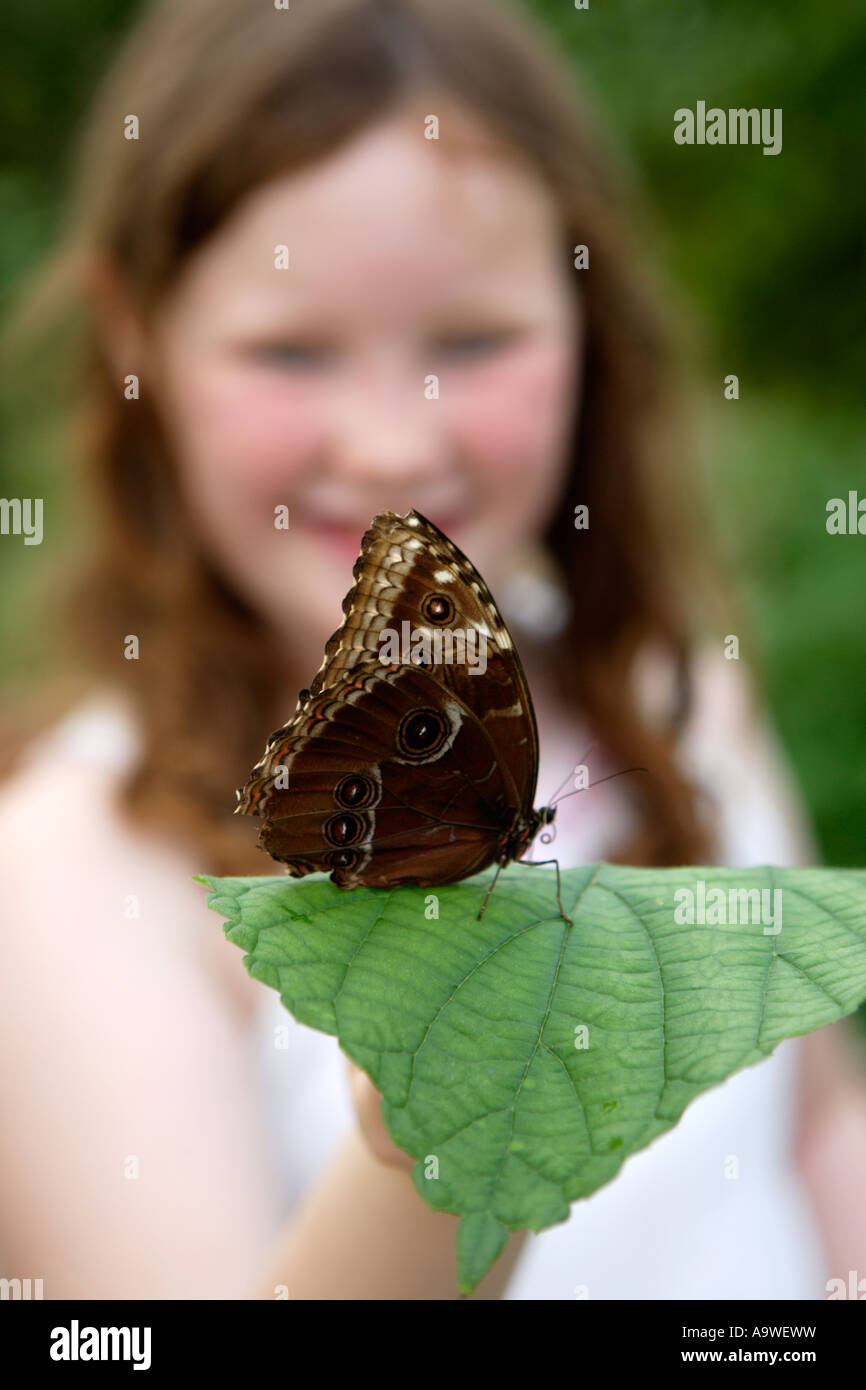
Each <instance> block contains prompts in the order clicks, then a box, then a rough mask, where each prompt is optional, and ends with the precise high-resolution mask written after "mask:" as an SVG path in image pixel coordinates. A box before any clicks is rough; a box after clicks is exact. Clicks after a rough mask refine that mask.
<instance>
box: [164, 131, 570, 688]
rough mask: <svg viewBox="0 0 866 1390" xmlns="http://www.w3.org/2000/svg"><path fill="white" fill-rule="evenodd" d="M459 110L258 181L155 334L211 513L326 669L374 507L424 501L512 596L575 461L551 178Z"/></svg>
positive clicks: (242, 568)
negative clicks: (467, 132)
mask: <svg viewBox="0 0 866 1390" xmlns="http://www.w3.org/2000/svg"><path fill="white" fill-rule="evenodd" d="M428 109H432V110H437V109H439V110H440V111H441V110H442V108H441V107H440V108H437V107H436V106H433V107H430V108H428ZM441 120H442V139H440V140H439V141H435V140H427V139H425V136H424V125H423V119H422V118H421V117H415V118H413V117H411V116H409V115H406V114H403V115H401V116H395V117H393V118H389V119H388V120H387V121H385V122H383V123H381V124H379V125H377V126H376V127H375V128H371V129H369V130H366V131H365V132H364V133H362V134H361V135H359V136H358V137H357V138H356V139H355V140H353V141H352V142H351V143H350V144H348V145H346V146H344V147H343V148H342V149H340V150H339V151H338V152H337V153H336V154H334V155H333V156H331V157H329V158H327V159H325V160H323V161H322V162H320V163H318V164H316V165H315V166H313V167H310V168H309V169H306V170H303V171H301V172H299V173H295V174H291V175H290V176H288V177H285V178H280V179H278V180H275V181H274V182H271V183H268V184H267V185H265V186H264V187H262V188H260V189H258V190H256V191H255V192H254V193H252V194H251V195H250V196H249V197H248V198H247V199H246V200H245V201H244V202H243V204H242V205H240V206H239V208H238V209H237V211H236V213H235V215H234V216H232V217H231V218H230V219H229V220H228V221H227V222H226V223H225V224H224V225H223V226H222V227H221V228H220V229H219V230H218V231H217V232H216V233H215V234H214V236H213V237H212V238H211V239H210V240H209V241H208V242H207V243H206V244H204V246H203V247H202V248H201V249H200V250H199V251H197V252H196V254H195V255H194V256H193V257H192V258H191V259H190V261H189V262H188V263H187V265H186V267H185V268H184V273H183V275H182V277H181V279H180V280H179V282H178V284H177V287H176V288H175V290H174V291H173V292H172V294H171V296H170V298H169V300H168V301H167V302H166V303H165V304H164V306H163V307H162V310H161V312H160V313H159V315H158V317H157V319H156V321H155V323H154V326H153V331H152V335H151V337H150V339H149V340H148V345H147V347H146V348H145V349H144V351H145V352H148V351H149V357H148V358H146V359H145V360H146V366H145V372H146V379H147V381H148V382H149V383H150V384H151V385H152V387H153V390H154V394H155V399H156V402H157V408H158V409H159V411H160V413H161V416H162V418H163V420H164V422H165V425H166V426H167V429H168V433H169V438H170V439H171V440H172V441H173V446H174V451H175V455H176V460H177V465H178V467H179V468H180V470H181V481H182V486H183V489H184V492H185V495H186V497H187V500H188V503H189V506H190V508H191V511H192V515H193V518H194V520H195V522H196V523H197V524H198V526H199V528H200V534H201V535H202V536H203V537H204V540H205V542H206V544H207V546H208V548H209V550H210V552H211V553H212V554H214V555H215V556H216V559H217V561H218V563H219V565H220V567H221V569H222V570H223V571H224V572H226V573H227V574H228V576H229V577H230V578H231V579H232V580H233V581H234V583H235V585H236V586H237V587H238V588H239V589H240V591H241V592H242V593H243V594H244V596H245V597H246V598H247V599H248V600H250V601H252V603H253V604H254V605H255V607H256V608H258V609H259V610H260V611H262V612H263V613H264V614H265V616H267V617H269V618H270V619H271V620H272V622H273V623H274V624H275V626H276V628H277V630H278V631H279V632H280V633H284V634H286V635H287V637H290V639H291V644H292V650H293V652H294V653H295V654H296V655H297V657H298V659H303V660H304V661H305V662H307V663H309V662H312V665H311V668H310V669H311V674H312V671H313V670H315V669H316V668H317V667H318V665H319V661H320V659H321V644H322V642H323V640H324V638H326V637H327V636H328V635H329V634H330V632H331V631H332V630H333V629H334V628H335V627H336V626H337V625H338V622H339V619H340V601H341V599H342V597H343V595H344V594H345V592H346V591H347V590H348V588H349V587H350V585H351V582H352V576H351V568H352V563H353V561H354V560H355V558H356V556H357V553H358V550H359V544H360V539H361V535H362V533H363V532H364V530H365V529H366V527H367V526H368V525H369V522H370V519H371V517H372V516H373V514H374V513H375V512H377V511H379V510H381V509H383V508H390V509H391V510H393V511H397V512H401V513H402V512H405V511H407V510H408V509H409V508H410V507H415V508H417V509H418V511H420V512H423V513H424V514H425V515H426V516H428V517H429V518H430V519H431V520H432V521H433V522H435V523H436V524H437V525H438V526H440V527H441V528H442V529H443V530H444V531H445V532H446V533H447V534H448V535H449V536H450V537H451V538H452V539H453V540H454V541H455V542H456V543H457V545H459V546H460V547H461V549H463V550H465V551H466V552H467V554H468V555H469V556H470V558H471V559H472V560H473V562H474V563H475V564H476V565H477V566H478V568H479V569H480V571H481V573H482V574H483V575H484V576H485V578H486V579H487V580H488V582H489V584H490V586H491V588H492V589H493V592H494V594H495V593H496V591H497V585H498V584H500V583H501V581H502V580H503V578H504V577H505V576H506V575H507V574H508V572H509V569H510V567H511V566H512V565H513V563H514V557H515V553H516V552H519V550H520V548H521V546H523V545H524V544H525V543H526V542H527V541H529V540H531V539H532V538H533V537H535V536H537V535H538V534H539V532H540V531H541V529H542V528H543V526H544V524H545V523H546V521H547V520H548V518H549V516H550V515H551V512H552V510H553V509H554V507H555V506H556V505H557V502H558V499H559V496H560V491H561V488H562V485H563V482H564V473H565V467H566V462H565V454H566V448H567V443H568V436H569V432H570V429H571V427H572V424H573V420H574V414H575V409H576V406H577V401H576V399H575V393H576V383H577V381H578V379H579V368H580V360H579V359H580V336H581V335H580V311H579V307H578V303H577V299H576V293H575V290H574V285H573V277H574V275H575V272H574V270H573V269H572V265H571V260H570V259H569V258H568V257H567V256H566V248H565V245H564V238H563V236H562V230H561V228H560V226H559V225H558V222H557V217H556V212H555V207H554V204H553V200H552V198H551V196H550V195H549V193H548V192H547V190H546V188H545V187H544V186H543V185H542V183H541V182H540V181H539V180H538V179H537V178H536V177H535V176H534V175H532V174H531V173H529V172H526V171H522V170H520V169H518V168H517V167H515V165H514V164H513V163H510V162H507V161H506V160H504V159H502V158H500V157H497V156H496V155H495V154H494V153H492V152H491V151H490V150H485V149H484V148H483V147H481V146H473V145H472V144H471V143H468V144H460V145H459V146H458V145H457V144H456V142H455V140H454V137H453V135H451V137H450V138H449V130H450V131H453V130H454V128H455V127H454V118H453V117H450V116H444V115H443V116H442V117H441ZM280 247H283V248H286V247H287V248H288V268H282V265H281V262H280V250H279V248H280ZM283 254H285V253H283ZM282 509H288V529H285V524H284V522H285V511H284V510H282ZM280 522H282V524H279V523H280Z"/></svg>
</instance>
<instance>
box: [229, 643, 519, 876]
mask: <svg viewBox="0 0 866 1390" xmlns="http://www.w3.org/2000/svg"><path fill="white" fill-rule="evenodd" d="M238 795H239V798H240V805H239V808H238V809H240V810H243V811H246V812H247V813H249V814H253V815H258V816H262V817H264V824H263V826H262V830H261V833H260V836H259V845H260V846H261V847H262V848H263V849H265V850H267V851H268V853H269V854H270V855H272V857H273V858H275V859H278V860H280V861H282V862H284V863H285V864H286V865H287V868H288V871H289V873H290V874H292V875H293V876H294V877H302V876H303V875H305V874H308V873H314V872H328V871H329V870H330V871H331V877H332V878H333V880H334V881H335V882H336V883H337V884H339V885H340V887H342V888H352V887H355V886H357V885H358V884H366V885H368V886H371V887H383V886H391V885H396V884H398V883H416V884H423V885H432V884H437V883H452V882H456V881H458V880H459V879H461V878H466V877H467V876H468V875H470V874H473V873H476V872H478V871H479V870H480V869H482V868H484V867H485V866H486V865H487V864H489V863H490V862H491V861H492V859H493V858H494V857H495V855H496V853H497V849H498V846H499V844H500V842H501V839H502V835H503V832H504V831H505V830H506V829H507V827H508V825H509V824H510V820H511V818H512V814H513V809H512V808H513V798H514V787H513V785H512V784H511V782H510V778H509V777H508V774H507V771H506V770H505V769H504V768H503V767H502V766H501V764H500V763H499V762H498V760H497V755H496V749H495V747H494V746H493V743H492V741H491V739H490V736H489V734H488V733H487V732H486V730H485V728H484V726H483V724H482V723H481V722H480V721H479V720H478V719H477V718H476V716H475V715H474V714H473V712H472V711H471V710H470V709H469V708H468V707H467V706H466V705H465V704H463V702H462V701H461V700H460V699H459V697H458V696H457V695H455V694H454V693H453V692H451V691H449V690H448V689H447V688H446V687H445V686H444V685H443V684H442V682H441V681H439V680H438V679H437V677H436V676H435V675H433V674H431V672H429V671H428V670H426V669H424V668H419V667H414V666H397V665H393V666H387V667H385V666H383V665H382V664H381V663H380V662H379V661H378V660H375V661H372V660H370V659H369V657H368V658H367V659H366V660H360V661H357V662H355V663H353V665H352V667H351V669H348V670H346V671H344V673H343V675H342V677H341V679H340V680H338V681H337V682H336V683H334V684H331V685H329V686H327V687H326V688H322V689H320V690H319V692H318V693H317V694H315V695H314V694H312V692H310V693H309V694H307V695H306V698H305V699H303V700H302V701H301V702H299V706H298V711H297V713H296V715H295V718H294V720H293V721H292V723H291V725H290V726H289V728H288V730H287V731H285V732H284V733H282V734H280V733H278V734H277V735H275V736H273V740H272V742H271V743H270V745H269V747H268V751H267V753H266V754H265V757H264V758H263V759H262V762H261V763H260V764H259V765H258V766H257V767H256V768H255V769H254V771H253V775H252V777H251V779H250V781H249V782H248V783H247V785H246V787H245V788H244V789H243V790H242V791H241V792H240V793H239V794H238Z"/></svg>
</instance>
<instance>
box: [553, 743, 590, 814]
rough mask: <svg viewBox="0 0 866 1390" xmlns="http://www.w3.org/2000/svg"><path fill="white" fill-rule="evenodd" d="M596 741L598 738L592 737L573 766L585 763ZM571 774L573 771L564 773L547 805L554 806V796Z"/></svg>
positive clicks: (572, 774) (556, 795)
mask: <svg viewBox="0 0 866 1390" xmlns="http://www.w3.org/2000/svg"><path fill="white" fill-rule="evenodd" d="M597 743H598V739H597V738H594V739H593V740H592V743H591V744H590V745H589V747H588V748H587V750H586V752H585V753H584V755H583V757H582V758H578V760H577V762H576V764H575V767H580V766H581V764H582V763H585V762H586V760H587V758H588V757H589V755H590V753H591V752H592V750H593V748H594V747H595V745H596V744H597ZM573 776H574V773H573V772H567V773H566V775H565V777H564V778H563V780H562V781H561V782H560V784H559V786H558V787H557V789H556V791H555V792H554V793H553V796H552V798H551V800H550V802H549V805H551V806H555V805H556V798H557V797H558V796H559V793H560V792H561V791H562V789H563V787H564V786H565V785H566V783H567V782H568V781H569V780H570V779H571V778H572V777H573Z"/></svg>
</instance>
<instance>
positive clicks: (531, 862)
mask: <svg viewBox="0 0 866 1390" xmlns="http://www.w3.org/2000/svg"><path fill="white" fill-rule="evenodd" d="M526 863H527V864H528V866H529V868H530V869H537V868H540V866H541V865H542V864H554V865H555V866H556V902H557V906H558V908H559V915H560V917H561V918H562V920H563V922H565V923H566V924H567V925H568V926H569V927H573V926H574V922H573V921H572V920H571V918H570V917H569V916H568V914H567V913H566V911H565V908H564V907H563V906H562V883H561V880H560V877H559V860H558V859H527V860H526ZM495 881H496V880H495V879H494V883H495ZM491 887H492V885H491Z"/></svg>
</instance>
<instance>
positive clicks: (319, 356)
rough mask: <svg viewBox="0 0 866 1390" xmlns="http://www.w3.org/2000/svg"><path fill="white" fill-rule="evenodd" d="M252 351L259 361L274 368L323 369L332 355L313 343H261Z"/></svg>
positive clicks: (324, 348)
mask: <svg viewBox="0 0 866 1390" xmlns="http://www.w3.org/2000/svg"><path fill="white" fill-rule="evenodd" d="M253 351H254V356H255V357H257V358H258V359H259V360H260V361H263V362H269V363H271V364H272V365H274V366H276V367H300V368H312V367H323V366H325V365H326V363H327V362H328V361H329V359H330V357H331V355H332V354H331V352H330V349H328V348H326V347H318V346H316V344H314V343H263V344H262V345H261V346H259V347H257V348H255V349H254V350H253Z"/></svg>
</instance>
